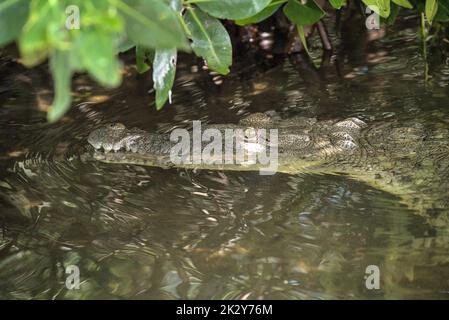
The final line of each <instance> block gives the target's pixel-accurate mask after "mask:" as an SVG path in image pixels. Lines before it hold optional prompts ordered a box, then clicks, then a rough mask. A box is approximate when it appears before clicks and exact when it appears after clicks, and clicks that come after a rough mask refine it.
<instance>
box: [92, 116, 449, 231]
mask: <svg viewBox="0 0 449 320" xmlns="http://www.w3.org/2000/svg"><path fill="white" fill-rule="evenodd" d="M206 128H213V129H217V130H219V131H220V132H221V133H223V135H222V137H223V138H222V139H223V143H224V144H227V143H229V142H228V141H225V138H224V136H225V134H224V130H225V129H242V130H245V131H244V135H243V140H244V141H246V142H248V141H249V140H251V139H250V138H251V137H254V136H256V137H257V138H261V139H256V140H254V139H253V140H251V143H246V144H245V143H242V145H243V147H242V148H243V149H244V151H245V154H246V156H248V154H251V153H252V154H254V153H256V154H260V153H262V152H264V153H265V154H268V153H271V154H273V153H274V152H277V154H276V156H277V159H276V160H277V167H276V172H280V173H287V174H298V173H309V174H338V175H346V176H348V177H349V178H352V179H357V180H361V181H363V182H365V183H367V184H369V185H371V186H373V187H374V188H377V189H380V190H384V191H386V192H389V193H392V194H394V195H396V196H398V197H399V199H400V200H401V202H402V203H404V204H405V205H407V206H409V207H410V208H412V209H414V210H417V211H418V212H420V213H426V216H428V217H429V216H431V217H432V219H433V224H437V225H440V226H441V225H449V224H448V223H447V221H446V219H447V215H446V214H440V213H441V212H445V213H446V211H447V209H448V208H449V188H448V185H449V184H448V178H449V131H448V129H447V127H444V126H442V125H439V124H438V123H434V124H433V125H431V126H429V125H428V124H427V123H426V124H422V123H419V122H417V121H416V120H415V119H409V120H402V121H398V120H395V119H387V120H383V121H381V122H380V121H378V122H375V121H373V122H372V123H369V124H367V123H365V122H364V121H362V120H360V119H358V118H355V117H352V118H347V119H342V120H317V119H315V118H304V117H293V118H290V119H281V118H280V117H278V116H273V115H268V114H262V113H256V114H252V115H250V116H247V117H245V118H243V119H241V120H240V121H239V122H238V123H237V124H221V125H207V126H205V127H204V128H202V129H201V130H202V131H201V132H205V130H206ZM249 129H252V131H251V133H250V134H248V130H249ZM259 129H265V130H267V131H266V132H268V130H272V129H276V130H277V131H276V132H277V136H276V139H271V136H270V137H268V134H264V135H260V134H258V132H259V131H260V130H259ZM191 131H192V130H191ZM270 132H271V131H270ZM172 133H173V131H172V132H168V133H149V132H146V131H144V130H142V129H138V128H129V129H128V128H127V127H126V126H125V125H123V124H120V123H114V124H109V125H106V126H103V127H100V128H98V129H96V130H94V131H92V132H91V133H90V134H89V136H88V142H89V143H90V145H91V146H93V148H94V150H95V151H94V158H95V159H96V160H99V161H102V162H106V163H122V164H136V165H147V166H158V167H165V168H167V167H182V168H194V169H216V170H240V171H254V170H260V169H261V167H262V164H261V163H258V162H254V161H253V162H244V163H236V162H235V161H234V162H230V163H224V162H219V161H216V162H214V161H209V162H208V161H203V162H202V163H194V161H192V160H193V157H194V156H195V155H193V156H190V158H183V159H187V160H188V161H184V162H181V163H179V162H176V163H174V162H173V161H171V158H170V151H171V150H173V147H174V146H175V145H176V143H179V140H176V139H175V140H174V139H173V136H172ZM190 139H191V140H190V142H192V143H193V141H192V139H193V138H190ZM217 139H218V138H217ZM206 140H207V139H206ZM254 141H256V142H254ZM203 142H204V141H203ZM255 145H256V146H260V148H254V146H255ZM236 146H237V143H236ZM236 148H237V147H235V148H234V150H236ZM197 151H198V149H197ZM218 153H219V152H218ZM203 156H204V154H203ZM216 156H217V155H216V154H211V155H210V156H209V157H211V158H213V159H208V160H217V157H216ZM219 156H220V155H219ZM206 160H207V159H206Z"/></svg>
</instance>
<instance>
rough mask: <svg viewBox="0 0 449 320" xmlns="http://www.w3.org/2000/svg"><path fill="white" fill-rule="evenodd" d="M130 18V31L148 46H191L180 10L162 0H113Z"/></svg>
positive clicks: (130, 34) (138, 41)
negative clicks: (177, 12)
mask: <svg viewBox="0 0 449 320" xmlns="http://www.w3.org/2000/svg"><path fill="white" fill-rule="evenodd" d="M113 3H114V4H115V5H116V6H117V8H118V9H119V10H120V13H121V14H122V15H123V17H124V19H125V22H126V33H127V35H128V37H129V38H130V39H131V40H132V41H134V43H136V44H141V45H143V46H145V47H147V48H155V49H156V48H158V49H170V48H174V47H176V48H181V49H188V44H187V39H186V37H185V35H184V32H183V30H182V27H181V25H180V23H179V20H178V18H177V16H176V13H175V12H174V11H173V10H172V9H171V8H170V7H169V6H168V5H166V4H165V3H164V2H161V1H159V0H128V1H126V2H125V1H123V0H113Z"/></svg>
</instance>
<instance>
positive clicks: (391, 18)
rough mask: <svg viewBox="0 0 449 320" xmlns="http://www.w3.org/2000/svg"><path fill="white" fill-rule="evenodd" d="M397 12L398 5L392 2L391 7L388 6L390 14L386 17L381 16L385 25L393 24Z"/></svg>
mask: <svg viewBox="0 0 449 320" xmlns="http://www.w3.org/2000/svg"><path fill="white" fill-rule="evenodd" d="M398 14H399V6H398V5H396V4H395V3H392V4H391V7H390V15H389V16H388V18H386V19H385V18H382V19H383V20H384V22H385V23H386V24H387V25H390V26H391V25H393V24H394V22H395V21H396V18H397V16H398Z"/></svg>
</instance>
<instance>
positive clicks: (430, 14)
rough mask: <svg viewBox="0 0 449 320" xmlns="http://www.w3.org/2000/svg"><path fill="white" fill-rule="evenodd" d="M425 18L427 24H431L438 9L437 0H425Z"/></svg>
mask: <svg viewBox="0 0 449 320" xmlns="http://www.w3.org/2000/svg"><path fill="white" fill-rule="evenodd" d="M425 10H426V18H427V21H428V22H429V24H432V21H433V18H434V17H435V15H436V13H437V10H438V2H437V0H426V9H425Z"/></svg>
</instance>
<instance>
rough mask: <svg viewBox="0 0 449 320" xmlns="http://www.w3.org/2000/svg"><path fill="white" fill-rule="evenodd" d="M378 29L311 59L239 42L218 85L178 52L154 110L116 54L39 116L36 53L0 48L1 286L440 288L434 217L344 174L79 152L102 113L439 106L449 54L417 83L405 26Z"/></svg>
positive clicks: (190, 291) (382, 114)
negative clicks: (28, 60) (51, 118)
mask: <svg viewBox="0 0 449 320" xmlns="http://www.w3.org/2000/svg"><path fill="white" fill-rule="evenodd" d="M394 34H395V35H396V36H387V37H385V38H382V39H380V40H379V39H377V40H378V41H377V42H376V43H375V44H369V45H368V44H366V43H362V44H361V46H362V48H358V49H359V50H358V49H357V47H356V45H355V47H354V48H352V47H351V50H350V51H344V50H342V51H340V53H339V54H338V55H336V56H332V57H330V59H329V60H328V61H327V63H325V64H322V65H319V63H318V65H317V64H316V63H315V64H312V65H310V64H308V62H306V61H304V60H303V57H300V56H295V57H290V58H287V57H283V56H279V55H276V54H275V53H273V59H274V60H273V62H272V63H271V64H270V65H268V66H266V65H265V66H263V67H262V66H260V65H258V62H257V61H253V60H251V59H250V58H249V60H250V61H245V62H244V63H242V65H237V66H236V67H235V68H234V72H232V73H231V75H230V76H229V77H226V78H223V79H222V83H221V84H220V85H215V84H214V82H213V81H212V79H211V77H212V76H210V75H209V74H208V73H207V72H205V71H203V70H202V69H201V66H199V65H198V63H197V61H193V60H191V58H190V57H189V56H183V57H182V58H181V59H180V63H179V70H178V74H177V78H176V79H177V80H176V83H175V89H174V95H173V100H174V102H173V104H172V105H167V106H166V107H165V108H164V109H163V110H162V111H161V112H156V111H155V110H154V109H155V108H154V105H153V100H152V97H151V86H152V84H151V82H150V81H149V78H148V77H149V75H143V76H139V75H136V74H135V72H134V71H133V69H132V68H131V67H127V68H126V73H125V76H124V82H123V85H122V86H121V87H120V88H118V89H114V90H112V89H104V88H100V87H98V86H97V85H95V84H94V83H93V82H91V81H90V80H89V79H87V78H86V77H85V76H83V75H77V76H76V77H75V79H74V88H73V92H74V100H75V105H76V106H75V107H74V108H72V110H71V111H70V112H69V113H68V115H67V116H66V117H65V118H64V119H62V121H61V122H60V123H57V124H47V123H46V122H45V114H44V112H43V111H45V109H46V108H48V99H49V97H51V90H50V89H49V88H51V84H50V79H49V77H48V75H47V74H46V73H45V72H44V70H45V66H44V67H42V69H37V70H31V71H30V70H25V69H22V68H21V67H19V66H18V65H17V64H15V63H13V62H11V61H10V60H5V61H3V60H2V62H1V65H0V68H1V69H2V70H3V71H4V72H2V80H1V82H0V97H1V106H0V108H1V109H0V113H1V117H0V128H1V131H2V134H1V135H0V139H1V154H0V168H1V179H0V283H1V286H0V297H1V298H141V299H146V298H197V299H201V298H203V299H209V298H214V299H218V298H226V299H260V298H265V299H269V298H271V299H323V298H324V299H326V298H347V299H359V298H367V299H378V298H447V294H448V290H449V283H448V279H449V277H448V270H449V269H448V264H449V254H448V247H449V235H448V234H447V231H446V229H444V228H441V229H439V228H437V227H433V226H430V225H428V224H426V222H425V219H424V218H422V217H420V216H418V215H416V214H415V212H413V211H411V210H409V209H407V208H406V207H405V206H403V205H401V204H399V202H398V199H397V198H395V197H394V196H391V195H389V194H387V193H385V192H381V191H378V190H375V189H373V188H371V187H368V186H366V185H364V184H363V183H360V182H357V181H353V180H351V179H348V178H347V177H345V176H330V175H304V174H303V175H295V176H290V175H286V174H276V175H274V176H260V175H258V174H257V173H248V172H247V173H240V172H214V171H201V170H198V171H186V170H181V169H179V170H178V169H170V170H164V169H160V168H145V167H140V166H128V165H108V164H103V163H97V162H93V161H87V160H85V159H83V158H81V157H80V155H81V154H82V153H83V152H85V147H86V136H87V135H88V133H89V132H90V131H91V130H92V129H94V128H96V127H98V126H99V125H101V124H104V123H108V122H114V121H120V122H123V123H124V124H126V125H127V126H137V127H140V128H142V129H145V130H149V131H168V130H170V129H172V128H174V127H186V126H189V124H190V123H191V121H192V120H202V121H205V122H211V123H229V122H232V123H234V122H236V121H238V120H239V119H240V118H241V117H242V116H244V115H247V114H249V113H252V112H257V111H259V112H260V111H262V112H263V111H276V112H277V113H279V114H280V115H281V116H282V117H289V116H292V115H304V116H313V117H319V118H343V117H348V116H357V117H360V118H362V119H364V120H367V121H372V120H379V121H381V120H382V119H387V118H390V117H397V118H398V119H400V118H401V117H405V116H406V117H410V116H416V118H417V119H423V121H433V120H432V119H439V121H442V120H441V119H447V115H448V111H447V108H446V106H447V103H448V98H447V89H446V85H447V74H448V73H449V71H448V70H449V69H448V68H447V66H440V67H439V68H438V69H437V70H436V71H435V72H434V73H433V77H434V78H433V84H434V85H433V87H431V88H429V87H426V86H425V84H424V82H423V74H422V70H423V64H422V61H421V60H420V57H419V54H418V52H419V51H418V46H419V44H418V41H417V39H416V36H415V34H416V33H415V30H410V29H408V28H404V29H403V30H401V31H400V32H396V33H394ZM333 36H334V37H335V35H333ZM350 44H351V45H354V43H353V42H350ZM405 44H407V45H405ZM347 46H348V45H346V47H345V46H343V48H347ZM312 49H313V44H312ZM357 50H358V51H357ZM348 52H350V53H351V54H349V53H348ZM249 56H251V55H249ZM254 57H258V56H257V55H255V56H254ZM124 58H125V59H126V57H124ZM335 59H337V61H336V60H335ZM314 61H315V60H314ZM324 62H326V60H325V61H324ZM69 265H77V266H78V267H79V269H80V273H81V274H80V275H81V289H79V290H67V289H66V287H65V281H66V276H67V275H66V274H65V268H66V267H67V266H69ZM369 265H377V266H379V268H380V270H381V287H380V289H379V290H369V289H367V288H366V286H365V276H366V274H365V269H366V267H367V266H369Z"/></svg>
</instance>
